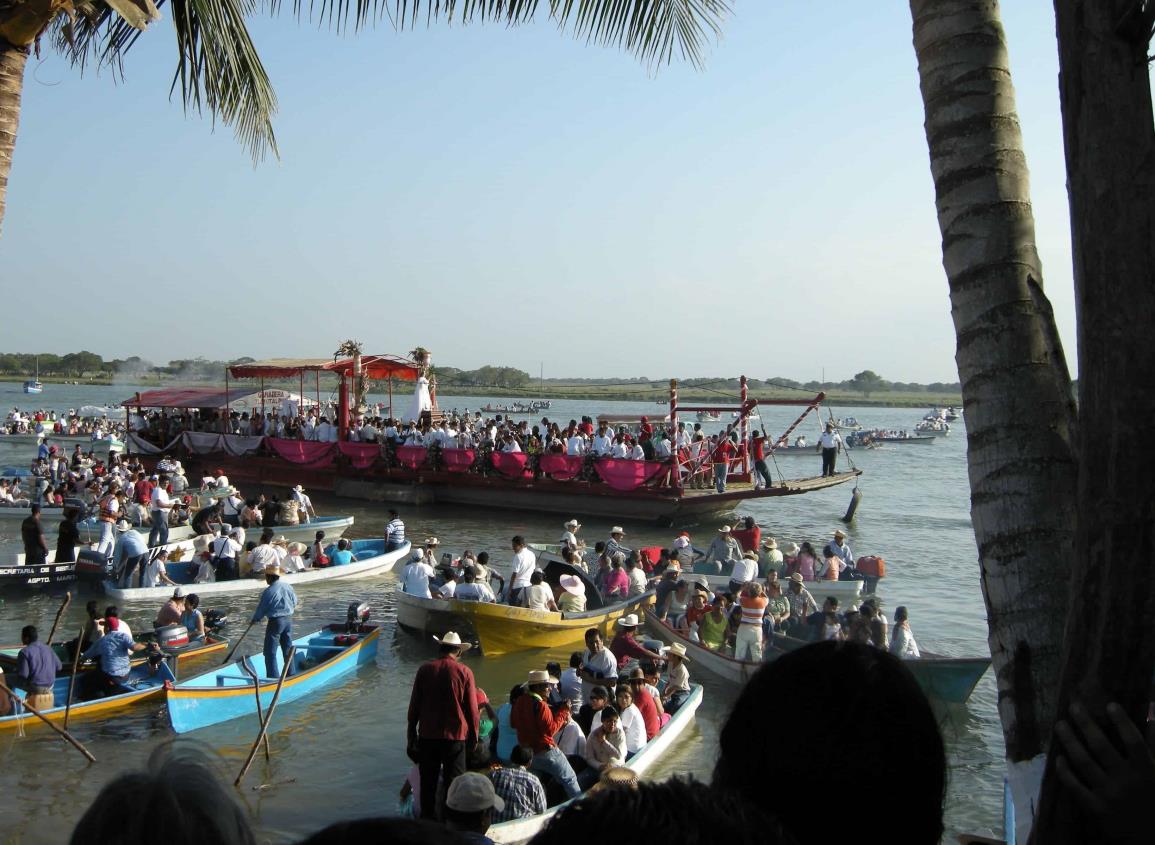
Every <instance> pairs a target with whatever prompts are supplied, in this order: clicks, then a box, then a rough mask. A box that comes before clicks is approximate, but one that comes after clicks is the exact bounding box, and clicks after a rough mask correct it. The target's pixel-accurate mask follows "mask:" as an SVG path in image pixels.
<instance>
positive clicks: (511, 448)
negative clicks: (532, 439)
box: [501, 439, 521, 452]
mask: <svg viewBox="0 0 1155 845" xmlns="http://www.w3.org/2000/svg"><path fill="white" fill-rule="evenodd" d="M501 451H503V452H520V451H521V444H520V443H518V442H517V440H516V439H515V440H510V441H508V442H507V443H506V444H505V445H504V446H502V447H501Z"/></svg>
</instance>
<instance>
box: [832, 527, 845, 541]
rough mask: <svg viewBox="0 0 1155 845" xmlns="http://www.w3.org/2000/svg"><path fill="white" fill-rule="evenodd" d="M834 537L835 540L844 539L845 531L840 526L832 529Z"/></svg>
mask: <svg viewBox="0 0 1155 845" xmlns="http://www.w3.org/2000/svg"><path fill="white" fill-rule="evenodd" d="M834 539H835V540H845V539H846V532H845V531H843V530H842V529H841V528H835V529H834Z"/></svg>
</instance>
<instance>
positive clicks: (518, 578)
mask: <svg viewBox="0 0 1155 845" xmlns="http://www.w3.org/2000/svg"><path fill="white" fill-rule="evenodd" d="M511 545H512V546H513V561H512V562H511V563H510V567H509V572H510V582H509V603H510V604H512V605H518V606H524V605H525V593H526V591H527V590H528V589H529V587H530V584H531V580H530V579H531V578H532V577H533V573H534V572H536V571H537V557H536V556H535V555H534V553H533V552H531V551H530V550H529V548H528V547H527V546H526V545H525V538H524V537H522V536H521V535H520V534H518V535H516V536H515V537H514V538H513V540H512V541H511Z"/></svg>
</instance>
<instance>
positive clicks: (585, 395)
mask: <svg viewBox="0 0 1155 845" xmlns="http://www.w3.org/2000/svg"><path fill="white" fill-rule="evenodd" d="M40 380H41V382H43V383H44V384H45V385H52V384H63V385H70V386H71V385H82V386H83V385H92V386H102V387H108V386H112V385H115V384H118V383H119V384H125V382H124V380H123V379H113V378H88V379H83V380H76V379H62V378H47V377H42V378H41V379H40ZM23 381H24V379H22V378H20V377H18V376H4V377H0V383H2V382H8V383H11V384H21V383H22V382H23ZM177 384H179V385H181V386H205V387H219V386H220V385H221V384H223V377H222V379H221V380H220V381H212V380H209V379H205V380H200V381H188V380H186V379H179V380H178V379H174V378H167V377H163V376H151V377H149V376H142V377H140V378H138V379H136V380H134V381H133V383H132V388H131V389H130V388H129V387H128V385H126V386H125V395H124V396H123V397H122V398H123V399H128V398H129V397H130V396H131V395H132V393H133V392H134V391H135V390H136V389H138V388H139V387H141V386H144V387H165V386H173V385H177ZM233 384H235V385H238V387H237V392H238V393H240V392H241V390H242V389H243V388H242V387H241V386H242V385H247V383H246V382H233ZM265 387H266V388H273V387H277V388H281V389H283V390H292V391H296V390H297V389H298V385H297V383H296V382H284V383H280V382H272V381H269V382H266V383H265ZM253 389H254V390H255V389H257V387H256V384H255V383H254V384H253ZM370 389H371V390H372V391H373V392H379V391H380V387H376V389H374V388H372V387H371V388H370ZM668 391H669V388H668V386H667V385H666V383H665V382H648V383H647V382H640V383H638V384H637V385H636V386H634V385H631V386H629V387H623V386H621V385H590V384H582V383H579V382H570V383H566V382H562V381H554V382H550V383H547V384H546V385H545V386H544V389H543V390H542V391H540V393H539V391H538V390H537V389H536V388H534V389H515V390H509V389H503V388H499V387H484V386H480V385H440V386H439V387H438V390H437V395H438V396H439V397H441V398H442V400H444V399H447V398H451V397H454V396H469V397H471V398H473V397H480V398H483V399H490V400H493V402H494V404H498V405H503V404H508V403H510V402H526V403H528V402H530V401H532V400H534V399H537V398H539V397H540V398H543V399H551V400H553V399H575V400H579V401H583V402H645V401H650V402H653V403H654V406H655V410H656V409H657V406H658V403H659V402H661V404H665V403H666V401H667V399H668ZM306 392H308V393H310V394H311V393H312V391H311V390H308V389H306ZM322 392H323V393H324V394H326V395H327V394H328V393H330V392H331V388H330V387H328V386H324V385H323V389H322ZM409 392H411V391H410V390H409V389H407V388H406V386H405V385H404V384H402V385H400V386H395V395H400V394H402V393H409ZM826 394H827V395H826V404H827V405H828V406H831V407H833V408H838V407H847V406H851V405H854V406H858V407H872V408H930V407H948V406H954V407H956V408H961V407H962V394H960V393H952V392H949V391H946V392H933V393H932V392H927V393H913V392H910V391H897V390H881V391H875V392H872V393H871V394H870V395H869V396H864V395H862V394H861V393H856V392H853V391H848V390H841V389H838V388H834V387H831V388H828V389H827V390H826ZM40 395H44V394H40ZM808 395H809V396H812V395H814V394H813V393H810V392H809V391H806V390H788V389H781V390H773V389H769V390H768V389H765V388H762V389H757V390H751V391H750V398H751V399H799V398H804V397H806V396H808ZM678 400H679V402H681V404H683V405H702V404H717V405H719V406H726V405H734V404H736V403H737V391H734V392H733V394H732V395H731V394H730V393H729V392H728V391H725V390H719V389H710V390H701V389H695V388H693V387H686V388H679V390H678ZM43 401H45V402H47V399H45V400H43ZM28 402H29V403H31V404H35V400H28ZM440 404H441V405H443V406H445V407H449V408H451V407H453V403H452V402H446V401H441V402H440Z"/></svg>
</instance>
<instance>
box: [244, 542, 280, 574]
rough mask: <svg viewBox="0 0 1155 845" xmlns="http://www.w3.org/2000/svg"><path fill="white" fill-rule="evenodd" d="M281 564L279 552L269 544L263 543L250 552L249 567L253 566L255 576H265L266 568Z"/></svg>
mask: <svg viewBox="0 0 1155 845" xmlns="http://www.w3.org/2000/svg"><path fill="white" fill-rule="evenodd" d="M280 562H281V559H280V557H279V556H278V555H277V550H276V549H275V548H273V547H272V546H270V545H269V544H268V543H262V544H261V545H259V546H257V547H256V548H255V549H253V550H252V551H251V552H249V565H250V566H252V568H253V574H254V575H263V574H264V572H265V568H266V567H269V566H272V565H273V564H275V563H280Z"/></svg>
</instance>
